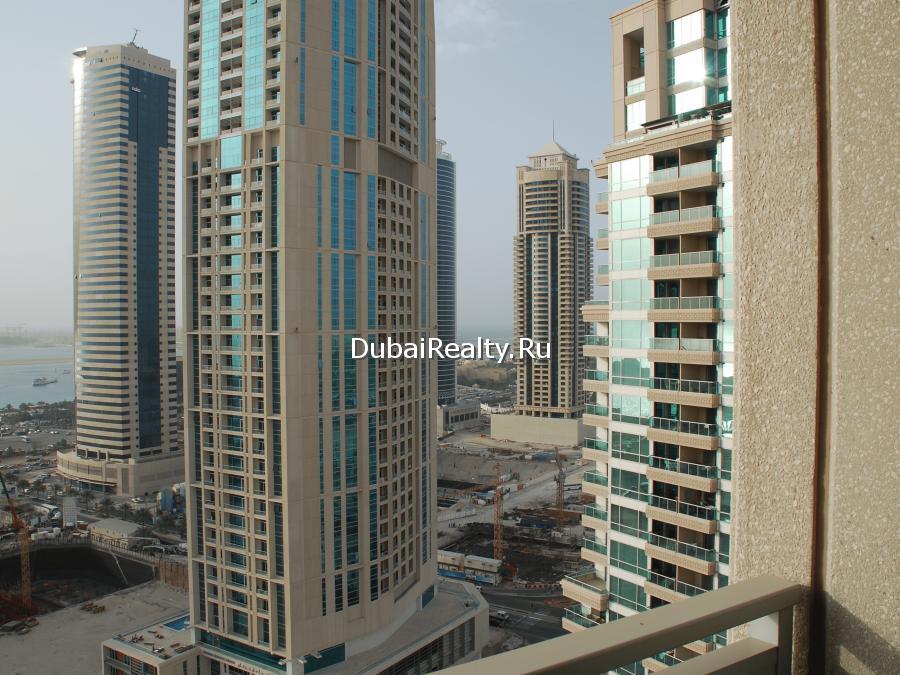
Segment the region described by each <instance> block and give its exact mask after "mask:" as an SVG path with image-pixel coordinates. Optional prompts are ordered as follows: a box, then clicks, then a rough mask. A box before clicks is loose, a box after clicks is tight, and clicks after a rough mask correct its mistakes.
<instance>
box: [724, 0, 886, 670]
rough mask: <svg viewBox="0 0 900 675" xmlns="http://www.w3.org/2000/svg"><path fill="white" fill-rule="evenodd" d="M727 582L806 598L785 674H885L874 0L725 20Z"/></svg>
mask: <svg viewBox="0 0 900 675" xmlns="http://www.w3.org/2000/svg"><path fill="white" fill-rule="evenodd" d="M732 7H733V23H732V26H733V36H734V39H733V45H734V47H733V55H732V56H733V60H732V62H733V65H734V73H733V80H734V106H735V116H734V118H735V123H734V129H735V221H736V224H735V232H736V243H735V257H736V260H737V274H736V277H737V307H738V313H737V325H736V340H737V343H738V352H737V378H738V382H737V390H736V396H735V398H736V402H735V406H736V410H735V423H736V424H735V426H736V431H735V447H736V448H738V450H737V451H736V456H735V463H734V469H735V472H734V481H735V487H734V500H735V516H734V524H735V537H734V542H733V547H734V560H733V564H734V576H735V580H739V579H745V578H750V577H754V576H758V575H760V574H777V575H779V576H782V577H784V578H786V579H790V580H793V581H797V582H800V583H802V584H803V585H804V586H806V587H807V588H808V589H809V593H808V594H807V596H806V600H805V602H804V604H803V605H802V606H801V607H800V608H799V610H798V611H797V615H796V617H795V623H794V639H795V649H794V667H795V671H796V672H808V671H810V672H824V671H829V672H831V671H846V672H900V656H898V654H900V651H898V650H900V624H898V622H897V621H896V608H897V605H898V601H900V598H898V588H900V584H898V583H897V575H896V568H897V560H898V557H900V539H898V536H897V528H898V524H900V499H898V497H897V495H898V479H900V476H898V464H900V463H898V459H900V457H898V454H900V453H898V443H897V437H898V434H897V424H896V422H895V421H894V420H896V418H897V411H896V408H897V406H896V400H897V392H898V391H900V386H898V384H900V382H898V379H900V378H898V370H900V363H898V349H897V343H898V333H900V306H898V302H897V291H898V287H900V265H898V256H897V249H898V244H900V228H898V227H897V218H896V209H897V203H898V195H897V191H898V189H897V180H896V174H897V157H898V156H900V137H898V132H897V124H896V119H895V118H896V111H897V110H898V109H900V105H898V103H900V101H898V88H897V75H896V66H895V65H891V64H896V63H897V62H898V58H897V57H898V47H897V42H896V39H895V36H894V30H893V28H892V26H893V25H895V24H896V5H895V4H894V3H892V2H890V1H889V0H860V1H858V2H853V3H847V2H842V1H838V0H818V1H814V0H782V1H781V2H778V3H772V2H760V1H758V0H755V1H752V2H751V1H750V0H735V1H734V2H733V3H732Z"/></svg>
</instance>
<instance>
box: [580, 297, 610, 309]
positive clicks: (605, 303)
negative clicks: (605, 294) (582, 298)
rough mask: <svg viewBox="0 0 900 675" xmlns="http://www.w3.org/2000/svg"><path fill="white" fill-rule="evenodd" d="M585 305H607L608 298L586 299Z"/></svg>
mask: <svg viewBox="0 0 900 675" xmlns="http://www.w3.org/2000/svg"><path fill="white" fill-rule="evenodd" d="M584 304H586V305H599V306H601V307H609V300H608V299H607V300H588V301H587V302H586V303H584Z"/></svg>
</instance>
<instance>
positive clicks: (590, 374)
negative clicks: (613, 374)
mask: <svg viewBox="0 0 900 675" xmlns="http://www.w3.org/2000/svg"><path fill="white" fill-rule="evenodd" d="M584 379H585V380H594V381H595V382H609V373H608V372H607V371H605V370H585V371H584Z"/></svg>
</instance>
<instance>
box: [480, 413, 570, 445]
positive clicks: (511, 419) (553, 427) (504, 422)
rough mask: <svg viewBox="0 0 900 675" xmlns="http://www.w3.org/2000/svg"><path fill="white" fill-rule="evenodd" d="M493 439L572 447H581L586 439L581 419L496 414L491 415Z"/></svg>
mask: <svg viewBox="0 0 900 675" xmlns="http://www.w3.org/2000/svg"><path fill="white" fill-rule="evenodd" d="M491 438H495V439H497V440H501V441H515V442H517V443H544V444H547V445H561V446H564V447H572V446H576V445H580V444H581V441H582V440H583V439H584V425H583V424H582V421H581V420H580V419H557V418H554V417H530V416H528V415H500V414H494V415H491Z"/></svg>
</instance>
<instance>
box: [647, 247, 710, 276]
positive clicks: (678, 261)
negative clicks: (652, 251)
mask: <svg viewBox="0 0 900 675" xmlns="http://www.w3.org/2000/svg"><path fill="white" fill-rule="evenodd" d="M719 263H720V256H719V253H718V251H693V252H690V253H681V254H679V253H671V254H668V255H654V256H650V269H649V270H647V277H648V278H650V279H706V278H712V277H718V276H719V275H720V274H721V272H722V266H721V265H720V264H719Z"/></svg>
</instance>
